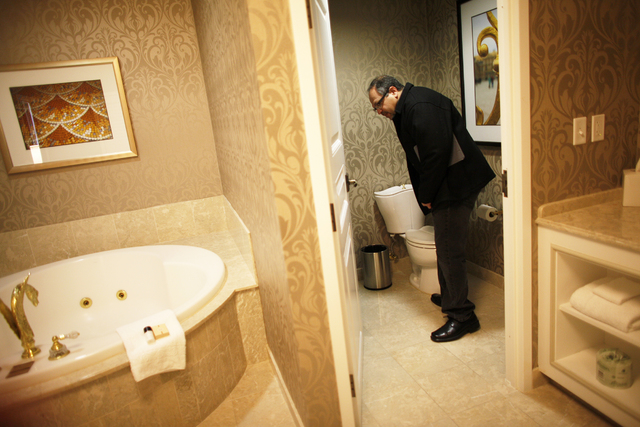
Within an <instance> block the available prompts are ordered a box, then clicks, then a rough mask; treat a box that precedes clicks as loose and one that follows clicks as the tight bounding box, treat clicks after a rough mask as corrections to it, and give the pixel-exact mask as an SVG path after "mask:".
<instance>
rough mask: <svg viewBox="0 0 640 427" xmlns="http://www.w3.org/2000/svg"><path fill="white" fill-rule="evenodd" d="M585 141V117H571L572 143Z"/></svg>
mask: <svg viewBox="0 0 640 427" xmlns="http://www.w3.org/2000/svg"><path fill="white" fill-rule="evenodd" d="M586 143H587V118H586V117H578V118H576V119H573V145H580V144H586Z"/></svg>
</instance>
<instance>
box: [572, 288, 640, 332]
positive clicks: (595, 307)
mask: <svg viewBox="0 0 640 427" xmlns="http://www.w3.org/2000/svg"><path fill="white" fill-rule="evenodd" d="M608 280H611V279H608ZM604 283H608V281H607V278H605V279H599V280H596V281H594V282H592V283H589V284H587V285H585V286H582V287H581V288H578V289H577V290H576V291H575V292H574V293H573V294H572V295H571V299H570V302H571V306H573V308H575V309H576V310H578V311H579V312H581V313H582V314H586V315H587V316H589V317H591V318H593V319H596V320H599V321H600V322H603V323H606V324H608V325H611V326H613V327H614V328H616V329H618V330H620V331H622V332H631V331H635V330H638V329H640V297H635V298H631V299H629V300H627V301H625V302H624V303H622V304H620V305H618V304H615V303H612V302H611V301H607V300H606V299H604V298H602V297H600V296H598V295H597V294H595V293H594V289H596V288H597V287H598V286H600V285H602V284H604Z"/></svg>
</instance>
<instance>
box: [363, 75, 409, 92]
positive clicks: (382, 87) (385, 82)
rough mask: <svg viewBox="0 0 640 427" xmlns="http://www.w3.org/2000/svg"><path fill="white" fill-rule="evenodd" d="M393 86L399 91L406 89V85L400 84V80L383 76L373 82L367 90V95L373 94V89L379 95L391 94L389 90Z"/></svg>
mask: <svg viewBox="0 0 640 427" xmlns="http://www.w3.org/2000/svg"><path fill="white" fill-rule="evenodd" d="M391 86H395V88H396V89H398V90H402V89H403V88H404V85H403V84H402V83H400V82H399V81H398V79H396V78H395V77H392V76H387V75H386V74H383V75H381V76H378V77H376V78H375V79H373V80H371V83H370V84H369V89H367V93H368V92H371V89H373V88H375V89H376V92H378V95H384V94H385V93H387V92H389V88H390V87H391Z"/></svg>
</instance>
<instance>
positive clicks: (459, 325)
mask: <svg viewBox="0 0 640 427" xmlns="http://www.w3.org/2000/svg"><path fill="white" fill-rule="evenodd" d="M478 329H480V321H479V320H478V318H477V317H476V315H475V313H474V314H472V315H471V317H470V318H468V319H467V320H465V321H464V322H458V321H457V320H456V319H452V318H451V317H450V318H449V320H448V321H447V323H445V324H444V326H442V327H441V328H440V329H438V330H436V331H433V332H432V333H431V341H435V342H448V341H455V340H458V339H460V338H462V337H463V336H465V335H466V334H471V333H473V332H476V331H477V330H478Z"/></svg>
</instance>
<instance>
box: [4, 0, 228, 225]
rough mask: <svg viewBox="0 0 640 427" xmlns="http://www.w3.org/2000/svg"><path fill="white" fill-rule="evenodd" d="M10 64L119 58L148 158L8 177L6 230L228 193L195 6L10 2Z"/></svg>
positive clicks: (156, 1) (175, 2) (177, 1)
mask: <svg viewBox="0 0 640 427" xmlns="http://www.w3.org/2000/svg"><path fill="white" fill-rule="evenodd" d="M0 10H1V11H2V13H0V64H2V65H9V64H24V63H36V62H49V61H61V60H71V59H90V58H100V57H108V56H117V57H118V58H119V60H120V64H121V72H122V77H123V80H124V87H125V92H126V96H127V99H128V105H129V110H130V116H131V121H132V125H133V130H134V134H135V139H136V143H137V146H138V153H139V157H138V158H137V159H132V160H124V161H113V162H107V163H98V164H95V165H92V166H88V167H73V168H65V169H59V170H53V171H50V172H41V173H32V174H21V175H12V176H11V177H9V176H8V175H7V174H6V171H5V167H4V162H0V231H10V230H20V229H25V228H30V227H36V226H42V225H48V224H55V223H60V222H65V221H71V220H78V219H83V218H91V217H95V216H100V215H106V214H112V213H116V212H124V211H131V210H136V209H142V208H146V207H152V206H157V205H161V204H167V203H174V202H179V201H186V200H193V199H200V198H205V197H211V196H216V195H221V194H222V187H221V183H220V177H219V172H218V162H217V158H216V152H215V146H214V141H213V132H212V127H211V119H210V116H209V112H208V108H207V98H206V93H205V88H204V79H203V74H202V65H201V61H200V54H199V50H198V44H197V39H196V32H195V25H194V21H193V16H192V11H191V5H190V2H189V0H152V1H142V0H122V1H101V0H74V1H66V0H25V1H19V2H15V1H11V0H0Z"/></svg>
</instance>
